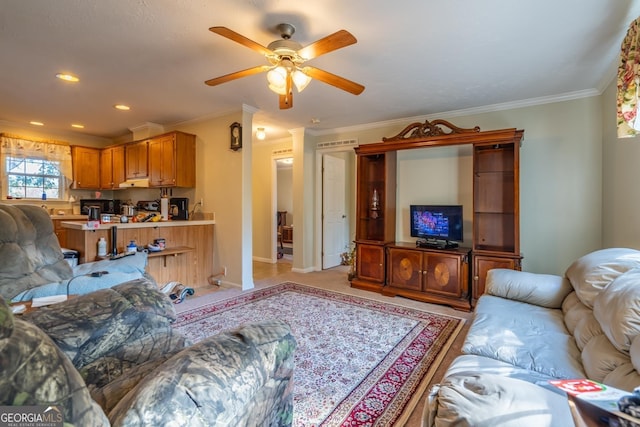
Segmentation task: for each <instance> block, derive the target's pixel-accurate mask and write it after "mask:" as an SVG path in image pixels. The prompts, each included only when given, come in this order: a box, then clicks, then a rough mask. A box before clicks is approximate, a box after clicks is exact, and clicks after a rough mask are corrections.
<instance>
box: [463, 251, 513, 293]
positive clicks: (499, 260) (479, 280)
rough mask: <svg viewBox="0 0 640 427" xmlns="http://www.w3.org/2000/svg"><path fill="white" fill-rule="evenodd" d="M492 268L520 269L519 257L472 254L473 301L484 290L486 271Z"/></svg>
mask: <svg viewBox="0 0 640 427" xmlns="http://www.w3.org/2000/svg"><path fill="white" fill-rule="evenodd" d="M494 268H508V269H511V270H519V269H520V259H518V258H504V257H498V256H490V255H474V256H473V284H472V299H473V301H474V302H475V301H476V300H477V299H478V298H480V296H481V295H482V294H484V291H485V285H486V283H487V272H488V271H489V270H492V269H494Z"/></svg>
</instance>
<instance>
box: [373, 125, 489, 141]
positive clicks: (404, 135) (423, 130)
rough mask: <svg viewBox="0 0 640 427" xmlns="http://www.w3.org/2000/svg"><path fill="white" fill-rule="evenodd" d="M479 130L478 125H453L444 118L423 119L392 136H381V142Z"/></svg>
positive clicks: (476, 131)
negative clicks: (421, 121) (422, 121)
mask: <svg viewBox="0 0 640 427" xmlns="http://www.w3.org/2000/svg"><path fill="white" fill-rule="evenodd" d="M441 126H446V127H448V128H449V131H446V130H444V129H442V127H441ZM478 132H480V126H476V127H474V128H471V129H464V128H459V127H457V126H455V125H452V124H451V123H449V122H448V121H446V120H440V119H438V120H433V121H431V122H430V121H429V120H425V122H424V123H411V124H410V125H409V126H407V127H406V128H404V129H403V130H402V131H401V132H400V133H399V134H397V135H395V136H392V137H389V138H387V137H384V138H382V141H383V142H392V141H405V140H410V139H419V138H428V137H431V136H442V135H451V134H457V133H460V134H462V133H478Z"/></svg>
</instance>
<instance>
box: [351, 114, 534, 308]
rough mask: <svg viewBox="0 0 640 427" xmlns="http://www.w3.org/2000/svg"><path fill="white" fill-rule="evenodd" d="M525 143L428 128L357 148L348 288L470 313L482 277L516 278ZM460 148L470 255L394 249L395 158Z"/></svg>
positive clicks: (512, 136) (506, 135)
mask: <svg viewBox="0 0 640 427" xmlns="http://www.w3.org/2000/svg"><path fill="white" fill-rule="evenodd" d="M443 126H445V127H446V128H448V130H445V129H444V128H443ZM523 135H524V131H523V130H516V129H501V130H495V131H480V128H479V127H475V128H473V129H462V128H458V127H456V126H454V125H452V124H451V123H449V122H447V121H445V120H434V121H431V122H429V121H425V123H412V124H410V125H409V126H407V127H406V128H405V129H403V130H402V132H400V133H399V134H398V135H396V136H393V137H391V138H383V139H382V142H379V143H374V144H366V145H361V146H359V147H356V149H355V151H356V155H357V178H356V179H357V183H356V186H357V190H356V191H357V194H356V199H357V200H356V216H357V218H356V221H357V222H356V241H355V243H356V275H355V277H354V278H353V280H352V281H351V286H352V287H354V288H359V289H365V290H369V291H374V292H380V293H382V294H384V295H393V296H395V295H401V296H404V297H407V298H412V299H416V300H420V301H425V302H433V303H438V304H447V305H450V306H452V307H455V308H458V309H461V310H471V307H473V306H474V305H475V302H476V301H477V299H478V298H479V297H480V295H482V294H483V293H484V289H485V281H486V275H487V271H489V270H491V269H492V268H509V269H516V270H519V269H520V266H521V260H522V256H521V254H520V212H519V150H520V144H521V141H522V137H523ZM462 144H469V145H472V147H473V218H472V224H473V231H472V236H473V239H472V244H471V247H469V248H455V249H429V248H420V247H416V245H415V244H412V243H406V242H396V241H395V240H396V236H395V230H396V169H397V152H398V151H399V150H408V149H416V148H428V147H444V146H451V145H462ZM425 185H428V183H425ZM469 284H471V289H470V286H469Z"/></svg>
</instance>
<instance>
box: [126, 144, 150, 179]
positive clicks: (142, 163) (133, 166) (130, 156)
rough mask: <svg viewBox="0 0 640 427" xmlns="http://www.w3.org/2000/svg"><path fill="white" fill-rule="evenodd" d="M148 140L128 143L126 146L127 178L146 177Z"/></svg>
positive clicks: (147, 173)
mask: <svg viewBox="0 0 640 427" xmlns="http://www.w3.org/2000/svg"><path fill="white" fill-rule="evenodd" d="M147 145H148V141H140V142H134V143H131V144H127V145H126V148H125V165H126V168H125V169H126V174H127V179H136V178H144V177H146V176H148V175H149V172H148V167H149V165H148V153H147Z"/></svg>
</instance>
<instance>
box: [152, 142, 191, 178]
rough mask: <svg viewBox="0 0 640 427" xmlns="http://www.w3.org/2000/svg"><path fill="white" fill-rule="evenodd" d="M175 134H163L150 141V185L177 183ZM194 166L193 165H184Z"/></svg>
mask: <svg viewBox="0 0 640 427" xmlns="http://www.w3.org/2000/svg"><path fill="white" fill-rule="evenodd" d="M175 150H176V138H175V134H169V135H163V136H160V137H158V138H153V139H151V140H150V141H149V185H150V186H154V187H171V186H174V185H176V151H175ZM184 166H185V167H194V166H193V165H189V166H187V165H184Z"/></svg>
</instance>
